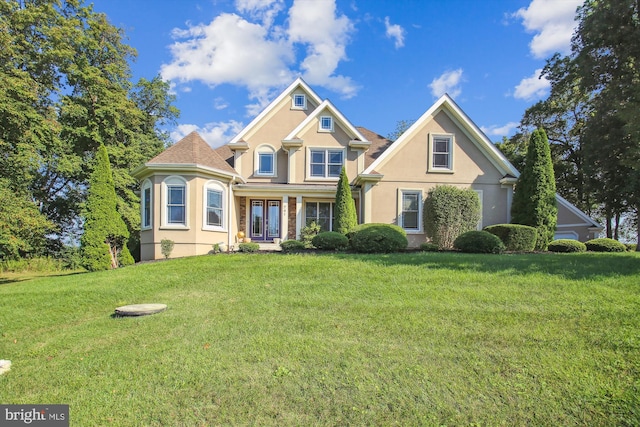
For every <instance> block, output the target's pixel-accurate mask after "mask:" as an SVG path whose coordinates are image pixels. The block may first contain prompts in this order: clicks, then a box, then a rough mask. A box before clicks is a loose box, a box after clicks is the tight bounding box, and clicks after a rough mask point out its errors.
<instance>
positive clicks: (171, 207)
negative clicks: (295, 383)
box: [162, 176, 187, 226]
mask: <svg viewBox="0 0 640 427" xmlns="http://www.w3.org/2000/svg"><path fill="white" fill-rule="evenodd" d="M162 184H163V187H164V211H165V215H164V218H163V225H165V226H186V225H187V182H186V181H185V180H184V179H183V178H181V177H178V176H173V177H168V178H167V179H165V180H164V181H163V183H162Z"/></svg>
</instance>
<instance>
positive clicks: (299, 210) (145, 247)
mask: <svg viewBox="0 0 640 427" xmlns="http://www.w3.org/2000/svg"><path fill="white" fill-rule="evenodd" d="M342 166H344V167H345V168H346V172H347V175H348V177H349V179H350V181H351V184H352V192H353V196H354V199H355V203H356V210H357V212H358V221H359V222H360V223H373V222H377V223H389V224H397V225H399V226H401V227H403V228H404V229H405V230H406V231H407V235H408V237H409V245H410V246H412V247H417V246H419V245H420V244H421V243H423V242H425V241H426V236H425V234H424V229H423V225H422V212H421V210H422V205H423V201H424V198H425V197H426V195H427V192H428V191H429V189H431V188H433V187H434V186H436V185H439V184H451V185H456V186H460V187H465V188H469V187H470V188H472V189H474V190H475V191H476V192H477V193H478V195H479V197H480V201H481V204H482V220H481V224H479V227H484V226H487V225H491V224H499V223H507V222H509V220H510V211H511V200H512V197H513V188H514V184H515V182H516V179H517V177H518V171H517V170H516V169H515V168H514V167H513V166H512V165H511V164H510V163H509V161H508V160H507V159H506V158H505V157H504V156H503V155H502V153H500V151H499V150H498V149H496V148H495V146H494V145H493V144H492V143H491V141H489V140H488V139H487V137H486V136H485V135H484V134H483V133H482V132H481V131H480V129H479V128H478V127H477V126H476V125H475V124H474V123H473V121H471V119H469V117H467V115H466V114H465V113H464V112H463V111H462V110H461V109H460V107H458V105H456V103H455V102H454V101H453V100H452V99H451V98H450V97H449V96H447V95H444V96H442V97H441V98H440V99H439V100H438V101H436V103H435V104H433V105H432V106H431V107H430V108H429V109H428V110H427V111H426V112H425V113H424V114H423V115H422V116H421V117H420V118H419V119H418V120H417V121H416V122H415V123H414V124H413V125H412V126H411V127H410V128H409V129H408V130H407V131H406V132H404V134H403V135H402V136H401V137H400V138H398V139H397V140H396V141H395V142H393V143H392V142H391V141H389V140H387V139H385V138H383V137H381V136H380V135H377V134H375V133H374V132H371V131H369V130H367V129H364V128H360V127H355V126H354V125H353V124H352V123H351V122H350V121H349V120H348V119H347V118H346V117H344V115H343V114H342V113H341V112H340V111H339V110H338V109H337V108H336V107H335V106H334V105H333V104H332V103H331V101H329V100H322V99H320V98H319V97H318V95H317V94H316V93H315V92H314V91H313V89H311V88H310V87H309V86H308V85H307V84H306V83H305V82H304V81H303V80H302V79H298V80H296V81H295V82H293V83H292V84H291V85H290V86H289V87H288V88H287V89H285V90H284V91H283V92H282V93H281V94H280V95H279V96H278V97H277V98H276V99H275V100H274V101H273V102H271V104H269V105H268V106H267V107H266V108H265V109H264V110H263V111H262V112H261V113H260V114H259V115H258V116H257V117H256V118H255V119H254V120H253V121H251V123H249V124H248V125H247V126H246V127H245V128H244V129H243V130H242V131H241V132H240V133H238V135H236V136H235V137H234V138H233V139H232V140H231V141H230V142H229V143H228V144H226V145H224V146H222V147H219V148H217V149H212V148H211V147H210V146H209V145H208V144H207V143H206V142H205V141H204V140H203V139H202V138H201V137H200V136H199V135H198V134H197V133H195V132H194V133H191V134H189V135H187V136H186V137H185V138H183V139H182V140H181V141H179V142H177V143H176V144H175V145H173V146H172V147H170V148H168V149H167V150H166V151H164V152H162V153H161V154H159V155H158V156H156V157H155V158H153V159H151V160H150V161H148V162H147V163H145V164H144V165H142V166H141V167H139V168H137V169H136V170H135V171H134V172H133V175H134V176H135V177H136V178H138V179H139V180H140V182H141V187H140V188H141V215H142V231H141V235H140V240H141V259H142V260H150V259H158V258H162V254H161V250H160V241H161V240H162V239H171V240H173V241H174V242H175V246H174V250H173V252H172V256H173V257H180V256H188V255H198V254H205V253H207V252H209V251H210V250H211V248H212V245H213V244H214V243H221V244H224V245H225V246H227V247H229V248H231V247H237V244H238V233H239V232H243V233H244V235H245V236H246V237H248V238H250V239H251V240H252V241H254V242H259V243H260V242H265V243H266V242H277V241H280V240H287V239H296V238H299V236H300V230H301V229H302V228H303V227H304V226H305V225H306V224H308V223H310V222H311V221H316V222H317V223H319V224H320V225H321V226H322V227H323V229H325V230H330V229H331V227H332V219H333V204H334V199H335V193H336V184H337V182H338V178H339V175H340V170H341V168H342ZM600 230H601V227H600V226H599V225H598V224H597V223H595V222H594V221H593V220H592V219H591V218H589V217H588V216H587V215H585V214H584V213H582V212H581V211H579V210H578V209H577V208H575V207H574V206H572V205H571V204H570V203H569V202H567V201H566V200H565V199H563V198H562V197H560V196H558V228H557V237H563V238H574V239H579V240H587V239H590V238H593V237H594V236H595V235H597V233H599V231H600Z"/></svg>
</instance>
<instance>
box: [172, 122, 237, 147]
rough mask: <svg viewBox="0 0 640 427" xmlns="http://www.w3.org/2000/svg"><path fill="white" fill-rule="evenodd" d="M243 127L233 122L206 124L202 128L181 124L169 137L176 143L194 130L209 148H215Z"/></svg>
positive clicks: (227, 140) (226, 141)
mask: <svg viewBox="0 0 640 427" xmlns="http://www.w3.org/2000/svg"><path fill="white" fill-rule="evenodd" d="M243 127H244V125H243V124H242V123H240V122H238V121H235V120H231V121H229V122H212V123H207V124H205V125H204V126H203V127H200V126H198V125H193V124H182V125H178V126H177V127H176V128H175V129H174V130H172V131H171V133H170V137H171V140H173V141H174V142H178V141H180V140H181V139H182V138H184V137H185V136H187V135H189V134H190V133H191V132H193V131H194V130H195V131H197V132H198V134H199V135H200V136H201V137H202V139H204V140H205V141H207V143H208V144H209V145H210V146H211V147H213V148H216V147H220V146H222V145H224V144H226V143H228V142H229V140H231V138H233V137H234V136H236V135H237V134H238V132H240V131H241V130H242V128H243Z"/></svg>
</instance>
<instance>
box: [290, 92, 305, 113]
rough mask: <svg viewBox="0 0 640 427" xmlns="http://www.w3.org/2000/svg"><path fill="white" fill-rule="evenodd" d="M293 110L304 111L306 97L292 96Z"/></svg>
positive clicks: (299, 94)
mask: <svg viewBox="0 0 640 427" xmlns="http://www.w3.org/2000/svg"><path fill="white" fill-rule="evenodd" d="M292 108H293V109H294V110H306V109H307V97H306V96H304V95H303V94H301V93H296V94H294V95H293V106H292Z"/></svg>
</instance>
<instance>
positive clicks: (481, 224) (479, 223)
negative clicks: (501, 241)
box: [473, 190, 484, 230]
mask: <svg viewBox="0 0 640 427" xmlns="http://www.w3.org/2000/svg"><path fill="white" fill-rule="evenodd" d="M473 191H475V192H476V193H477V194H478V199H480V221H478V227H477V229H478V230H482V228H483V224H484V213H483V211H482V197H483V196H484V190H473Z"/></svg>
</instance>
